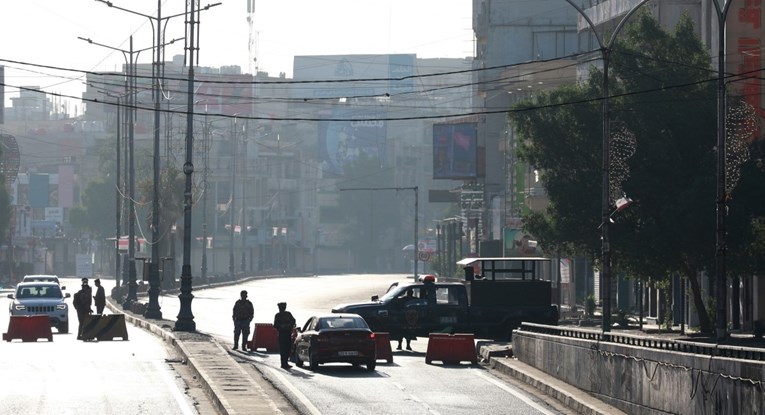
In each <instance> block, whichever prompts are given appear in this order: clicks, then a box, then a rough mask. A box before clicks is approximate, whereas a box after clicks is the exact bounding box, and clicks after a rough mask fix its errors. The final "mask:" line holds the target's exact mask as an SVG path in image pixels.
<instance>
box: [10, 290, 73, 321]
mask: <svg viewBox="0 0 765 415" xmlns="http://www.w3.org/2000/svg"><path fill="white" fill-rule="evenodd" d="M69 297H70V295H69V293H67V294H66V295H64V294H63V293H62V292H61V287H60V286H59V285H58V284H57V283H55V282H21V283H19V284H18V285H17V286H16V293H15V294H8V298H10V299H12V300H13V301H12V302H11V305H10V307H9V311H10V313H11V316H34V315H41V314H44V315H47V316H48V319H50V325H51V327H55V328H56V329H57V330H58V332H59V333H69V306H68V305H67V304H66V302H65V301H64V299H65V298H69Z"/></svg>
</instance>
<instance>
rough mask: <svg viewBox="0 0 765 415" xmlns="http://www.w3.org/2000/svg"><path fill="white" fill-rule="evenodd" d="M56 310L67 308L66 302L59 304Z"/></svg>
mask: <svg viewBox="0 0 765 415" xmlns="http://www.w3.org/2000/svg"><path fill="white" fill-rule="evenodd" d="M56 310H66V304H57V305H56Z"/></svg>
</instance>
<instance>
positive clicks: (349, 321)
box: [319, 317, 369, 329]
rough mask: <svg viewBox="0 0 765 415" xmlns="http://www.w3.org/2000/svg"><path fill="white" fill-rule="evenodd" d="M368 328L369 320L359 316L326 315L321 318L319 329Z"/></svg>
mask: <svg viewBox="0 0 765 415" xmlns="http://www.w3.org/2000/svg"><path fill="white" fill-rule="evenodd" d="M351 328H352V329H366V328H369V326H367V322H366V321H364V319H363V318H359V317H326V318H322V319H320V320H319V329H351Z"/></svg>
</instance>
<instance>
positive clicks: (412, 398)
mask: <svg viewBox="0 0 765 415" xmlns="http://www.w3.org/2000/svg"><path fill="white" fill-rule="evenodd" d="M391 384H392V385H393V386H395V387H397V388H399V389H400V390H401V391H402V392H403V391H405V390H406V388H405V387H404V385H402V384H400V383H398V382H391ZM409 399H411V400H412V401H414V402H417V403H418V404H420V405H422V406H424V407H425V409H426V410H427V411H428V412H429V413H431V414H433V415H438V411H436V410H435V409H433V408H431V407H430V405H428V404H427V403H426V402H425V401H423V400H422V399H420V398H419V397H417V395H415V394H412V393H410V394H409Z"/></svg>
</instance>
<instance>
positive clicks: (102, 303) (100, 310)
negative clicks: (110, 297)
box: [93, 278, 106, 315]
mask: <svg viewBox="0 0 765 415" xmlns="http://www.w3.org/2000/svg"><path fill="white" fill-rule="evenodd" d="M94 282H95V284H96V295H94V296H93V300H94V301H95V304H96V314H98V315H102V314H104V307H106V292H105V291H104V287H103V285H101V280H100V279H98V278H96V280H95V281H94Z"/></svg>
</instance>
